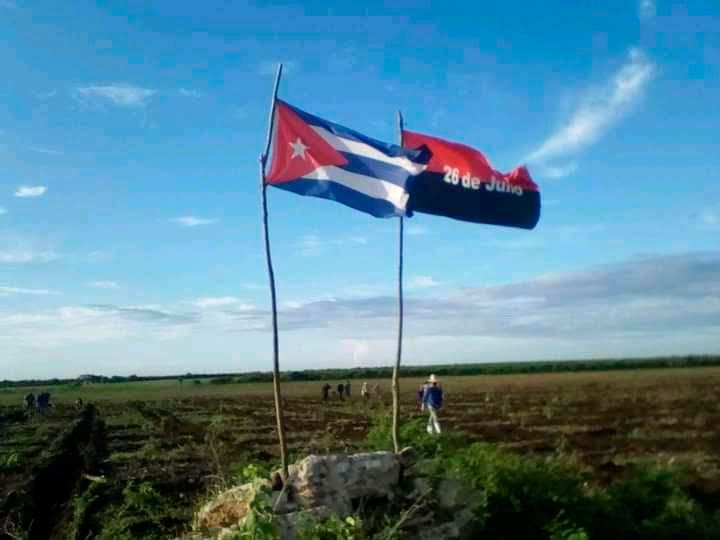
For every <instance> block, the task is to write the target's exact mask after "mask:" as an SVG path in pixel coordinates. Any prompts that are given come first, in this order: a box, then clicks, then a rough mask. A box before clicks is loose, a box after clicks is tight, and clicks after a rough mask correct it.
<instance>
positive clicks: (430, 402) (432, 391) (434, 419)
mask: <svg viewBox="0 0 720 540" xmlns="http://www.w3.org/2000/svg"><path fill="white" fill-rule="evenodd" d="M442 406H443V391H442V388H441V387H440V383H439V381H438V380H437V377H435V375H434V374H431V375H430V377H429V378H428V380H427V384H426V385H425V387H424V391H423V398H422V404H421V405H420V410H421V411H422V410H424V409H425V407H427V410H428V413H429V416H428V423H427V432H428V433H429V434H430V435H439V434H440V433H441V430H440V422H439V421H438V416H437V412H438V411H439V410H440V409H441V408H442Z"/></svg>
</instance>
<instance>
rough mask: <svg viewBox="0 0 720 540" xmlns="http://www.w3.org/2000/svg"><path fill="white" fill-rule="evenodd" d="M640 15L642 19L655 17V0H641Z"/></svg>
mask: <svg viewBox="0 0 720 540" xmlns="http://www.w3.org/2000/svg"><path fill="white" fill-rule="evenodd" d="M638 17H640V20H641V21H649V20H650V19H653V18H654V17H655V1H654V0H640V2H639V3H638Z"/></svg>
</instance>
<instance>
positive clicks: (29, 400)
mask: <svg viewBox="0 0 720 540" xmlns="http://www.w3.org/2000/svg"><path fill="white" fill-rule="evenodd" d="M24 401H25V408H26V409H27V410H28V411H32V410H33V409H35V394H33V393H32V392H30V393H29V394H25V400H24Z"/></svg>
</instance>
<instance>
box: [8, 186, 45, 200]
mask: <svg viewBox="0 0 720 540" xmlns="http://www.w3.org/2000/svg"><path fill="white" fill-rule="evenodd" d="M46 191H47V186H20V187H18V188H17V189H16V190H15V193H14V196H15V197H20V198H21V199H26V198H30V197H40V196H41V195H44V194H45V192H46Z"/></svg>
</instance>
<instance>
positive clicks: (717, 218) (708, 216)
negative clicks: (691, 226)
mask: <svg viewBox="0 0 720 540" xmlns="http://www.w3.org/2000/svg"><path fill="white" fill-rule="evenodd" d="M700 226H701V227H702V228H704V229H711V230H714V229H720V207H718V208H706V209H705V210H703V211H702V212H700Z"/></svg>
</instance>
